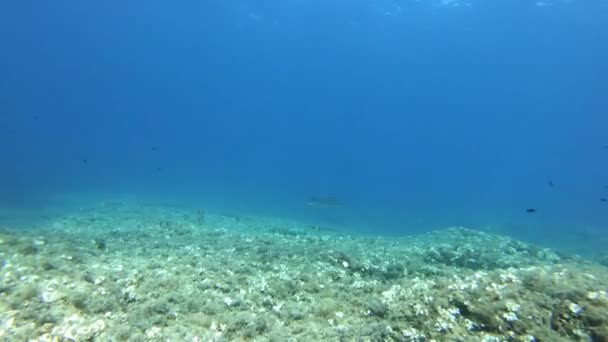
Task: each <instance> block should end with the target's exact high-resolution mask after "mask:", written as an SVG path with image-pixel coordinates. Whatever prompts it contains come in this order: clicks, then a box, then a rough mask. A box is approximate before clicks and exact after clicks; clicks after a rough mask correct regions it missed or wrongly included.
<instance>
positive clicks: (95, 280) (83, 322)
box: [0, 204, 608, 341]
mask: <svg viewBox="0 0 608 342" xmlns="http://www.w3.org/2000/svg"><path fill="white" fill-rule="evenodd" d="M199 216H200V215H199ZM199 216H197V214H196V213H189V212H187V211H184V210H179V209H175V208H158V207H138V206H131V205H121V204H114V205H112V206H104V207H103V208H100V209H99V210H97V211H96V210H90V211H83V212H80V213H76V214H69V215H66V216H63V217H58V218H56V219H55V220H54V221H52V222H51V223H50V224H49V226H48V227H45V228H38V229H32V230H27V229H25V230H24V229H20V230H11V229H3V230H2V231H1V233H0V241H1V244H0V247H1V249H0V260H2V263H1V265H2V273H1V276H0V320H1V321H2V324H1V325H0V337H1V338H2V339H4V340H9V341H10V340H15V341H18V340H25V339H30V340H36V339H38V340H49V339H52V338H60V339H66V340H69V339H73V340H100V341H105V340H117V341H150V340H152V341H155V340H158V341H161V340H201V341H204V340H216V341H221V340H226V341H228V340H256V341H285V340H289V339H291V340H298V341H299V340H329V341H353V340H362V341H366V340H369V341H392V340H394V341H428V340H431V339H435V340H463V341H466V340H486V341H493V340H497V341H498V340H511V341H532V340H537V341H560V340H564V341H566V340H598V341H601V340H605V339H607V338H608V335H607V334H608V333H607V327H608V293H607V291H608V269H607V268H606V267H604V266H602V265H600V264H595V263H593V262H590V261H588V260H585V259H582V258H579V257H576V256H569V255H564V254H560V253H557V252H556V251H553V250H549V249H545V248H542V247H539V246H533V245H528V244H525V243H523V242H520V241H517V240H513V239H511V238H508V237H505V236H500V235H493V234H488V233H484V232H479V231H475V230H470V229H465V228H450V229H444V230H440V231H436V232H432V233H428V234H423V235H420V236H414V237H403V238H391V239H384V238H370V237H369V236H368V237H363V236H348V235H342V234H338V233H336V232H330V231H323V230H321V231H318V230H313V229H310V224H300V223H297V222H291V221H286V220H280V219H276V218H262V217H253V216H236V217H246V218H247V219H238V220H237V219H235V218H234V217H235V216H234V215H232V216H226V215H221V214H213V213H212V212H205V213H204V219H200V218H199ZM159 222H161V223H159Z"/></svg>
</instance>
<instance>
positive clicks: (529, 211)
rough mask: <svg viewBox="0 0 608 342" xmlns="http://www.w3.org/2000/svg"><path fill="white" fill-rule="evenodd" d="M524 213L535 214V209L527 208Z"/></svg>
mask: <svg viewBox="0 0 608 342" xmlns="http://www.w3.org/2000/svg"><path fill="white" fill-rule="evenodd" d="M526 212H527V213H528V214H533V213H535V212H536V209H534V208H528V209H526Z"/></svg>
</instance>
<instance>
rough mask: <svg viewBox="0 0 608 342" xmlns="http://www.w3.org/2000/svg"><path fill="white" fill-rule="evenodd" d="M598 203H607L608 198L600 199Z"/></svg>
mask: <svg viewBox="0 0 608 342" xmlns="http://www.w3.org/2000/svg"><path fill="white" fill-rule="evenodd" d="M600 201H602V202H608V198H606V197H602V198H600Z"/></svg>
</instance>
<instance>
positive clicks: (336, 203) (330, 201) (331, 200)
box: [306, 196, 342, 208]
mask: <svg viewBox="0 0 608 342" xmlns="http://www.w3.org/2000/svg"><path fill="white" fill-rule="evenodd" d="M306 204H308V205H309V206H311V207H316V208H336V207H341V206H342V202H341V201H340V200H339V199H337V198H336V197H317V196H313V197H311V198H309V199H308V202H306Z"/></svg>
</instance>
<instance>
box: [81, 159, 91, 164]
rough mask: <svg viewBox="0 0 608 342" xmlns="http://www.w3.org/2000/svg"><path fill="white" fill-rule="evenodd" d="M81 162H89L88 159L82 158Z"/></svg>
mask: <svg viewBox="0 0 608 342" xmlns="http://www.w3.org/2000/svg"><path fill="white" fill-rule="evenodd" d="M81 162H82V163H83V164H88V163H89V161H88V160H87V159H83V160H81Z"/></svg>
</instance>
